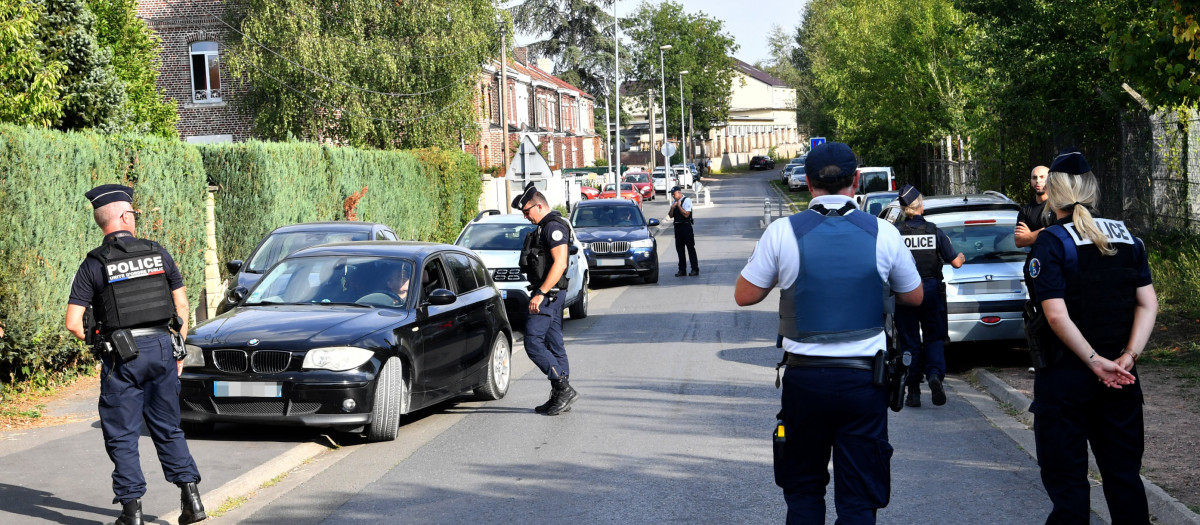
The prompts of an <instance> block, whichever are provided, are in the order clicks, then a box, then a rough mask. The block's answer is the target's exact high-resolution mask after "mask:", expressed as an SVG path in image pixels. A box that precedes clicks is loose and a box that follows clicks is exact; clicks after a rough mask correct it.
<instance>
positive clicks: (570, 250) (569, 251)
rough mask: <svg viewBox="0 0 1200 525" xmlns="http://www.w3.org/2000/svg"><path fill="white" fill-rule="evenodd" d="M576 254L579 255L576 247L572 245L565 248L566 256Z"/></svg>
mask: <svg viewBox="0 0 1200 525" xmlns="http://www.w3.org/2000/svg"><path fill="white" fill-rule="evenodd" d="M577 253H579V247H578V246H576V245H574V244H572V245H571V246H570V247H569V248H567V254H568V255H575V254H577Z"/></svg>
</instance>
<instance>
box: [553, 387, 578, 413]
mask: <svg viewBox="0 0 1200 525" xmlns="http://www.w3.org/2000/svg"><path fill="white" fill-rule="evenodd" d="M554 386H555V389H556V391H557V392H558V397H557V398H556V399H554V400H553V402H552V403H551V404H550V408H548V409H546V415H547V416H557V415H559V414H561V413H563V412H570V411H571V404H572V403H574V402H575V400H576V399H579V392H576V391H575V389H574V388H571V384H570V383H568V382H567V380H566V378H563V379H562V380H560V381H558V382H557V383H556V384H555V385H554Z"/></svg>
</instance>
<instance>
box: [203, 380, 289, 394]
mask: <svg viewBox="0 0 1200 525" xmlns="http://www.w3.org/2000/svg"><path fill="white" fill-rule="evenodd" d="M213 397H283V384H282V383H269V382H261V381H213Z"/></svg>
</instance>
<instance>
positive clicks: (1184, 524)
mask: <svg viewBox="0 0 1200 525" xmlns="http://www.w3.org/2000/svg"><path fill="white" fill-rule="evenodd" d="M975 377H976V379H978V380H979V383H980V385H981V386H983V387H984V388H983V391H984V392H985V393H987V394H990V395H991V396H992V397H993V398H995V399H996V400H997V401H999V402H1001V403H1008V404H1009V405H1012V407H1013V408H1015V409H1016V410H1018V411H1020V412H1021V413H1027V412H1029V405H1030V404H1031V403H1032V401H1031V400H1030V399H1029V398H1028V397H1025V394H1022V393H1021V392H1019V391H1017V389H1015V388H1013V387H1011V386H1009V384H1008V383H1005V382H1004V381H1003V380H1001V379H1000V378H998V377H996V375H995V374H992V373H991V372H988V371H987V370H982V369H977V370H975ZM955 381H956V382H957V381H958V380H955ZM964 386H965V384H964ZM964 397H967V396H964ZM967 400H968V401H969V402H971V404H973V405H975V407H976V408H979V409H980V411H981V412H983V415H984V417H987V418H988V420H989V421H991V422H992V423H993V424H995V425H996V426H997V428H1000V429H1001V430H1003V431H1004V433H1005V434H1007V435H1008V436H1009V437H1010V438H1012V440H1013V441H1014V442H1016V443H1017V444H1018V445H1019V446H1020V447H1021V448H1022V449H1023V450H1025V452H1026V453H1028V454H1029V456H1030V457H1032V458H1033V459H1035V460H1036V459H1037V448H1036V446H1035V445H1034V441H1033V430H1031V429H1029V428H1028V427H1027V426H1026V425H1025V424H1024V423H1022V422H1020V421H1019V420H1017V419H1015V418H1013V417H1011V416H1008V414H1003V412H998V411H995V412H993V411H984V410H983V408H982V407H981V406H980V405H979V404H978V403H977V402H976V401H975V400H972V399H970V398H969V397H968V399H967ZM997 412H998V413H999V414H1003V415H1005V416H1008V417H1006V418H1003V419H1007V420H1008V421H1006V422H1005V421H998V420H997V419H998V418H997V417H996V415H997ZM1088 466H1089V468H1090V469H1091V470H1093V471H1098V470H1099V469H1098V468H1096V459H1095V458H1094V457H1092V455H1091V454H1088ZM1141 478H1142V484H1143V485H1145V487H1146V501H1147V503H1149V505H1150V514H1151V515H1152V516H1153V517H1154V518H1155V519H1156V520H1157V522H1158V523H1161V524H1164V525H1196V524H1200V515H1198V514H1196V513H1195V512H1192V511H1191V509H1189V508H1187V506H1186V505H1184V504H1182V503H1180V502H1179V500H1177V499H1175V498H1173V497H1171V495H1170V494H1167V492H1166V491H1164V490H1163V489H1162V488H1161V487H1159V486H1158V485H1155V484H1154V483H1153V482H1151V481H1150V480H1148V479H1146V477H1145V476H1141ZM1092 511H1093V512H1095V513H1096V514H1097V515H1099V516H1100V518H1101V520H1103V521H1104V523H1107V524H1111V523H1112V519H1111V518H1110V516H1109V514H1108V506H1107V504H1106V503H1105V500H1104V496H1103V492H1102V491H1101V488H1100V487H1099V486H1098V485H1095V486H1093V487H1092Z"/></svg>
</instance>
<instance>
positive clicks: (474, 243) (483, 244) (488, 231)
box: [455, 224, 537, 250]
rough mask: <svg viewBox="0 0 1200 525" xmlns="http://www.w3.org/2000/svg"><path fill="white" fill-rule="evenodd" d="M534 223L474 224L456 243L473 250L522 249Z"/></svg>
mask: <svg viewBox="0 0 1200 525" xmlns="http://www.w3.org/2000/svg"><path fill="white" fill-rule="evenodd" d="M536 227H537V226H535V225H533V224H472V225H469V226H467V229H465V230H463V233H462V236H461V237H459V238H458V242H456V243H455V244H457V245H459V246H463V247H466V248H470V249H472V250H520V249H521V245H522V244H523V243H524V242H525V235H526V234H528V233H529V232H531V231H533V229H534V228H536Z"/></svg>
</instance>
